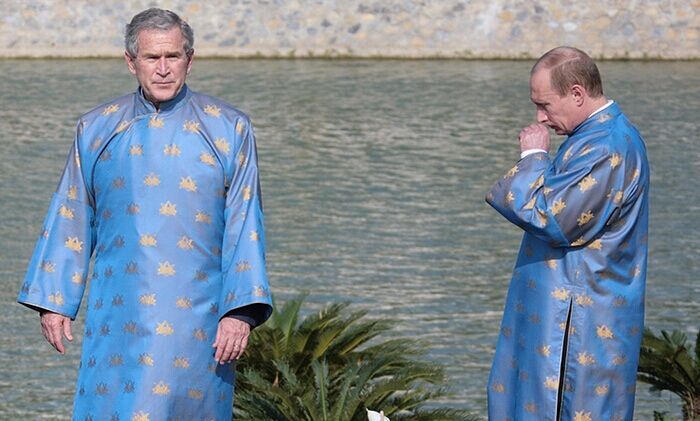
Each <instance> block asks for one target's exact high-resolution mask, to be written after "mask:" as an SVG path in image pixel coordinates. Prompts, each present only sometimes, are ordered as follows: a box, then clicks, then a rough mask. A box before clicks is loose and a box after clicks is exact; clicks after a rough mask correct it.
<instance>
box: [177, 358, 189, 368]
mask: <svg viewBox="0 0 700 421" xmlns="http://www.w3.org/2000/svg"><path fill="white" fill-rule="evenodd" d="M173 367H175V368H190V361H189V360H188V359H187V358H185V357H177V358H175V359H174V360H173Z"/></svg>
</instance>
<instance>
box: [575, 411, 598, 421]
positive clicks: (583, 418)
mask: <svg viewBox="0 0 700 421" xmlns="http://www.w3.org/2000/svg"><path fill="white" fill-rule="evenodd" d="M574 421H593V420H592V418H591V413H590V412H583V411H576V414H575V415H574Z"/></svg>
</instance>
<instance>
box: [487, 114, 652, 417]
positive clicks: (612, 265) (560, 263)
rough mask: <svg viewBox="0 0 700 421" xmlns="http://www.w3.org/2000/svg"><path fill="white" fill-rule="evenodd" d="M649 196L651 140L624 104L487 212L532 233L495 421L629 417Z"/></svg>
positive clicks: (524, 166) (494, 404)
mask: <svg viewBox="0 0 700 421" xmlns="http://www.w3.org/2000/svg"><path fill="white" fill-rule="evenodd" d="M648 195H649V165H648V162H647V158H646V149H645V146H644V142H643V141H642V139H641V137H640V135H639V133H638V132H637V130H636V129H635V128H634V127H633V126H632V125H631V124H630V122H629V121H628V120H627V118H626V117H625V116H624V115H623V114H622V113H621V112H620V109H619V108H618V106H617V104H615V103H613V104H612V105H610V106H609V107H607V108H606V109H604V110H602V111H600V112H598V113H596V114H595V115H593V116H591V117H590V118H588V119H587V120H586V121H584V122H583V123H581V124H580V125H579V126H578V127H577V128H576V129H575V130H574V131H573V132H572V133H571V135H570V136H569V137H568V138H567V139H566V141H565V142H564V143H563V144H562V145H561V147H560V148H559V151H558V152H557V154H556V156H555V157H554V159H553V160H550V158H549V156H548V155H547V154H544V153H536V154H533V155H529V156H527V157H525V158H524V159H522V160H520V161H519V162H518V163H517V164H516V165H515V166H514V167H513V168H511V169H510V171H508V172H507V173H506V174H505V176H503V178H502V179H500V180H498V182H497V183H496V184H495V185H494V186H493V187H492V189H491V191H490V192H489V193H488V195H487V201H488V203H489V204H490V205H491V206H493V207H494V208H495V209H496V210H497V211H498V212H500V213H501V214H502V215H503V216H504V217H506V218H507V219H508V220H509V221H510V222H512V223H513V224H515V225H517V226H519V227H520V228H522V229H523V230H524V231H525V234H524V237H523V240H522V245H521V248H520V253H519V255H518V259H517V262H516V264H515V269H514V272H513V278H512V280H511V284H510V289H509V291H508V297H507V299H506V305H505V310H504V314H503V321H502V324H501V330H500V336H499V338H498V345H497V348H496V355H495V357H494V361H493V367H492V370H491V375H490V378H489V384H488V398H489V405H488V407H489V409H488V411H489V419H490V420H494V421H501V420H554V419H555V417H556V414H557V409H558V406H559V407H560V411H561V419H562V420H575V421H592V420H601V421H602V420H606V421H607V420H631V419H632V413H633V409H634V394H635V382H636V373H637V362H638V357H639V347H640V342H641V333H642V327H643V323H644V286H645V279H646V263H647V219H648ZM567 325H568V329H567ZM567 330H568V333H567V332H566V331H567ZM564 350H566V352H564ZM560 389H561V398H559V393H560Z"/></svg>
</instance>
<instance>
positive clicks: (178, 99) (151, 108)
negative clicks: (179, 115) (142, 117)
mask: <svg viewBox="0 0 700 421" xmlns="http://www.w3.org/2000/svg"><path fill="white" fill-rule="evenodd" d="M191 95H192V93H191V91H190V89H189V88H188V87H187V84H186V83H185V84H183V85H182V88H181V89H180V92H178V94H177V95H175V97H174V98H172V99H169V100H167V101H163V102H161V103H160V107H158V109H156V107H155V105H153V103H152V102H151V101H149V100H147V99H146V97H145V96H143V89H142V88H141V86H139V88H138V89H137V90H136V97H137V98H138V102H139V104H140V105H141V107H140V108H142V109H143V112H144V113H156V112H157V113H159V114H162V113H167V112H169V111H172V110H175V109H177V108H180V107H181V106H182V105H184V104H185V103H186V102H187V100H188V99H189V97H190V96H191Z"/></svg>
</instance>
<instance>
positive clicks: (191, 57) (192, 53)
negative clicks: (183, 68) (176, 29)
mask: <svg viewBox="0 0 700 421" xmlns="http://www.w3.org/2000/svg"><path fill="white" fill-rule="evenodd" d="M192 60H194V50H192V52H191V53H190V55H189V56H188V57H187V74H188V75H189V74H190V70H192Z"/></svg>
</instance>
